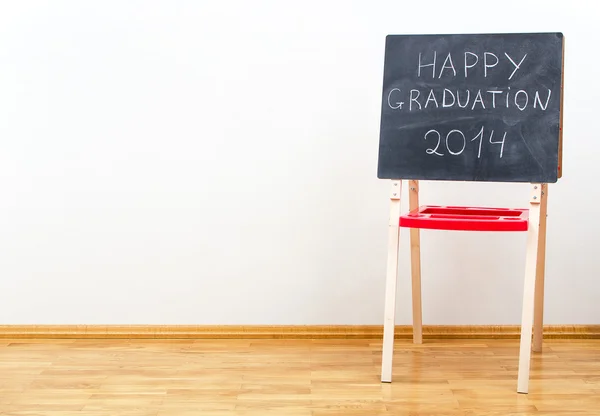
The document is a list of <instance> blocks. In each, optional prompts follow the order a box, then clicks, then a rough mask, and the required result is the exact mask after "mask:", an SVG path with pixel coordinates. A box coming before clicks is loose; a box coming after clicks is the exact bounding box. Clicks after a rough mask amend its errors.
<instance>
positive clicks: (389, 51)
mask: <svg viewBox="0 0 600 416" xmlns="http://www.w3.org/2000/svg"><path fill="white" fill-rule="evenodd" d="M441 37H445V42H446V43H445V44H447V45H452V46H448V47H447V48H445V47H442V46H437V45H438V44H436V47H435V48H437V49H435V48H433V46H432V45H433V44H435V40H437V39H439V38H441ZM521 37H522V39H523V42H524V44H528V45H530V46H529V47H528V50H527V59H529V60H530V62H531V61H533V62H535V61H537V62H538V63H539V66H534V65H529V66H527V64H523V63H524V62H526V61H525V57H523V58H519V59H521V60H520V61H519V62H520V63H516V62H515V61H514V59H512V58H511V54H512V55H516V54H517V53H521V54H520V55H519V56H523V55H522V52H523V50H521V49H520V47H517V48H516V49H514V50H513V51H510V53H506V49H505V48H506V47H507V45H508V44H510V43H511V42H515V40H518V39H521ZM496 38H498V39H500V43H499V44H498V45H501V46H498V49H499V50H500V49H501V50H502V51H504V52H505V55H506V57H507V58H508V60H510V63H508V65H512V67H510V71H508V72H504V73H503V74H502V75H501V76H500V77H499V78H497V80H496V81H494V82H492V81H491V79H492V78H491V77H492V75H491V74H492V72H491V71H492V69H490V72H487V70H488V68H495V66H496V65H495V64H494V66H493V67H491V66H489V65H488V66H486V67H485V69H484V71H485V72H483V75H482V72H479V73H478V75H477V73H475V75H473V74H474V73H471V74H472V75H470V76H471V77H479V78H477V79H478V80H479V81H480V82H483V81H482V80H483V79H485V80H487V81H488V82H490V83H491V84H490V85H494V86H495V85H504V86H503V87H502V88H505V89H510V86H509V84H507V83H506V82H507V79H510V80H512V81H511V82H513V83H514V82H516V80H517V79H519V75H515V74H518V72H517V70H523V71H526V70H529V71H533V70H534V68H545V73H544V75H543V76H544V77H545V82H544V84H543V86H544V87H545V86H547V85H548V80H549V79H551V80H552V83H553V84H552V85H553V86H554V87H553V88H554V91H557V92H558V86H559V85H560V101H559V102H557V101H556V99H554V101H550V95H548V101H547V102H546V107H543V109H542V106H541V104H540V106H539V107H537V104H536V107H534V109H535V110H536V111H537V112H534V113H525V112H517V113H515V112H511V110H510V109H509V97H508V95H506V101H503V103H505V104H503V105H498V106H496V105H495V104H492V108H493V109H495V111H497V112H498V114H500V113H501V111H504V110H505V109H506V111H507V113H506V114H507V117H508V119H513V120H520V122H522V123H524V125H526V126H527V127H524V129H526V130H527V137H526V138H525V137H521V141H516V142H513V145H512V146H513V147H512V149H511V153H500V157H504V159H502V163H500V162H498V161H499V157H498V151H497V150H491V149H490V148H488V150H487V151H483V153H482V147H481V146H482V144H483V140H484V133H483V132H484V127H481V133H480V134H481V136H480V135H474V134H473V133H471V134H470V135H469V136H468V143H470V144H472V143H474V144H478V145H479V147H478V148H475V150H476V152H475V151H474V150H473V149H472V148H471V149H470V150H465V149H466V148H467V138H466V136H465V132H467V131H471V132H472V131H473V126H474V125H477V126H479V125H481V126H484V125H486V124H488V123H489V125H492V126H498V120H500V119H502V118H501V117H499V116H497V115H493V114H495V113H493V112H490V113H485V112H482V113H476V112H474V110H473V109H474V108H475V104H473V106H472V107H471V108H470V109H469V110H471V112H469V113H468V114H469V116H468V117H465V118H462V117H458V116H457V115H460V113H459V112H458V109H456V110H457V112H443V111H438V110H439V107H438V106H437V101H435V97H433V98H431V97H432V95H433V94H434V93H433V91H434V89H435V88H439V82H441V81H440V80H442V79H445V80H446V83H445V84H444V86H446V87H448V88H450V89H451V88H456V91H457V94H458V93H459V91H460V88H463V87H464V84H463V82H466V80H467V69H469V71H470V70H471V69H470V68H472V67H474V66H475V65H476V63H475V61H474V60H472V61H471V64H469V65H467V56H469V57H473V55H477V53H479V54H480V55H482V54H483V56H484V57H485V56H487V55H486V54H489V53H490V52H489V51H490V50H491V49H490V48H491V46H490V45H492V44H493V43H494V41H495V39H496ZM480 40H482V41H485V42H482V44H483V43H485V44H486V47H485V51H484V49H480V50H478V51H477V50H476V49H477V46H476V45H478V43H479V41H480ZM432 42H433V43H432ZM517 43H518V41H517ZM534 43H537V44H538V45H537V46H536V47H535V48H533V47H531V45H532V44H534ZM439 45H441V43H440V44H439ZM465 45H468V47H466V46H465ZM432 49H435V51H438V49H441V50H443V52H439V51H438V52H439V53H440V55H439V56H441V57H444V56H446V58H440V59H444V64H443V65H442V66H436V62H437V61H436V60H435V59H434V58H435V56H437V55H434V56H433V57H432V53H433V52H432ZM462 50H468V51H467V52H465V55H464V59H465V60H464V62H465V67H464V72H463V73H464V78H461V77H460V76H458V78H457V74H460V73H461V71H460V70H461V69H462V68H459V70H458V71H457V70H456V68H454V64H450V62H451V53H455V54H456V51H462ZM448 51H451V52H448ZM517 51H518V52H517ZM426 52H427V53H426ZM542 52H543V53H542ZM436 53H437V52H436ZM446 53H448V55H446ZM469 54H470V55H469ZM492 55H493V53H492ZM455 56H456V55H455ZM494 56H496V55H494ZM385 62H386V65H384V83H383V84H384V91H383V97H382V98H383V100H382V123H381V133H380V149H379V150H380V153H379V166H378V177H379V178H380V179H390V180H391V190H390V196H389V198H390V213H389V224H388V227H389V229H388V252H387V272H386V289H385V312H384V330H383V350H382V367H381V381H382V382H388V383H389V382H391V381H392V362H393V353H394V329H395V312H396V285H397V275H398V250H399V239H400V228H410V259H411V281H412V319H413V322H412V327H413V342H414V343H415V344H420V343H422V342H423V322H422V307H421V249H420V246H421V244H420V229H421V228H424V229H433V230H461V231H500V232H519V231H520V232H527V249H526V262H525V274H524V281H523V283H524V290H523V304H522V315H521V334H520V350H519V365H518V377H517V392H519V393H528V390H529V372H530V363H531V352H532V351H535V352H539V351H541V350H542V343H543V315H544V277H545V262H546V217H547V204H548V183H553V182H556V181H557V180H558V178H561V177H562V174H563V171H562V146H563V138H562V135H563V96H564V94H563V90H564V71H563V69H564V37H563V36H562V33H545V34H541V33H537V34H509V35H506V37H505V35H502V34H492V35H489V34H488V35H486V34H477V35H435V36H433V37H431V36H428V35H423V36H421V35H390V36H388V38H387V40H386V61H385ZM415 63H416V64H417V65H415ZM496 64H497V63H496ZM521 64H523V65H521ZM559 67H560V68H559ZM425 68H426V69H425ZM430 68H433V72H426V71H429V70H430ZM436 68H437V69H438V71H437V72H436ZM515 68H516V69H515ZM525 68H528V69H525ZM447 69H448V70H452V72H450V73H448V72H444V71H445V70H447ZM421 70H422V71H423V74H425V75H423V77H422V76H421ZM549 71H551V72H552V74H550V73H549ZM559 71H560V72H559ZM522 73H524V72H522ZM431 75H433V77H431V78H430V76H431ZM530 75H531V74H530ZM444 77H445V78H444ZM428 79H432V80H433V82H432V83H431V84H430V85H428V87H427V88H425V87H423V85H424V84H423V83H424V82H425V81H426V80H428ZM470 79H473V78H470ZM457 80H460V82H458V81H457ZM531 80H534V81H533V82H532V81H531ZM455 81H457V82H458V83H453V82H455ZM528 82H529V83H530V84H528V85H531V86H532V88H541V87H538V86H537V84H535V77H533V78H529V80H528ZM512 85H513V87H514V89H515V90H516V87H515V84H512ZM415 86H419V88H421V89H422V90H423V91H424V92H425V91H427V90H428V88H429V91H430V92H429V95H428V98H427V103H430V100H431V101H432V102H434V103H435V104H434V105H433V106H431V107H427V106H426V105H425V106H424V107H423V108H421V106H420V104H419V103H418V101H417V100H416V95H415V96H413V91H417V92H419V90H418V89H417V90H413V89H412V88H416V87H415ZM522 87H523V85H521V86H520V88H522ZM476 88H479V86H478V87H476ZM450 89H446V90H444V92H445V93H446V92H447V91H450V93H451V92H452V91H451V90H450ZM494 89H495V87H494ZM403 91H404V95H402V94H403ZM406 91H410V94H407V93H406ZM513 91H514V90H513ZM536 91H537V90H536ZM538 92H539V91H538ZM513 94H515V95H514V96H512V97H513V98H514V97H515V96H516V95H518V94H521V95H525V94H527V92H526V91H525V90H518V92H514V93H513ZM536 94H537V93H536ZM554 94H555V95H554V97H556V92H555V93H554ZM444 97H445V96H444ZM457 97H458V95H457ZM536 97H538V96H537V95H536ZM403 100H405V101H403ZM406 100H409V101H408V102H407V101H406ZM444 100H445V98H444ZM415 102H416V103H417V104H419V105H418V107H417V104H414V103H415ZM548 103H550V104H548ZM402 105H404V107H403V106H402ZM406 105H408V106H409V107H408V110H407V109H406ZM413 105H414V108H412V107H411V106H413ZM453 105H454V104H453V103H452V104H445V101H443V107H442V110H443V109H444V108H448V107H449V108H452V109H453V110H454V109H455V108H454V107H453ZM459 105H460V104H459ZM515 105H517V101H516V99H515ZM517 106H518V107H519V110H525V107H524V106H523V103H521V106H519V105H517ZM425 108H427V110H425ZM460 108H465V107H463V106H460ZM417 109H418V110H417ZM421 110H423V111H421ZM488 110H489V107H488ZM542 110H543V112H542ZM546 110H548V111H546ZM429 112H431V114H435V117H434V116H431V117H429V114H430V113H429ZM527 114H529V115H530V116H531V117H530V118H528V116H527ZM549 114H553V116H552V117H548V115H549ZM521 115H523V118H522V119H519V117H520V116H521ZM488 117H489V118H488ZM556 118H559V123H558V126H557V125H556V122H555V120H556ZM472 120H477V123H475V121H472ZM502 120H504V119H502ZM503 123H504V124H502V125H501V127H491V128H492V129H493V128H497V129H498V132H497V135H496V136H495V138H496V139H495V140H496V141H493V140H492V135H493V131H491V132H488V136H486V137H489V143H488V142H486V143H488V144H490V145H498V143H500V142H499V141H498V140H499V139H498V137H499V136H498V134H502V133H499V132H500V131H504V134H505V136H504V137H506V134H507V131H509V130H510V127H509V125H510V123H508V124H506V123H505V122H504V121H503ZM515 123H516V122H515ZM448 126H451V127H448ZM557 127H558V128H557ZM438 129H439V130H441V132H440V131H438ZM451 129H452V130H451ZM522 131H524V130H520V131H519V132H514V131H513V132H511V133H510V135H511V137H514V135H516V136H517V137H518V136H519V135H520V134H523V133H522ZM430 133H432V134H431V136H429V134H430ZM451 133H453V134H455V136H453V140H455V141H454V142H453V144H452V146H450V143H449V140H450V134H451ZM436 138H437V140H436ZM442 138H444V140H445V144H444V142H443V140H442ZM461 138H462V140H463V142H462V143H463V146H462V147H461V145H460V143H461V141H460V140H461ZM477 138H479V140H480V141H479V142H477V141H475V140H476V139H477ZM428 140H429V141H428ZM486 140H488V139H486ZM527 142H528V143H527ZM423 143H427V144H426V145H425V144H423ZM457 143H458V144H457ZM444 146H445V147H444ZM519 146H520V147H519ZM532 148H536V149H538V151H537V152H538V155H543V156H540V157H537V158H536V157H535V155H534V150H532ZM501 149H504V138H503V139H502V148H501ZM517 149H520V150H517ZM539 149H543V150H539ZM463 151H464V152H465V153H464V154H463ZM502 154H503V155H504V156H502ZM529 156H532V157H529ZM507 158H513V159H512V160H510V161H507ZM484 159H485V162H482V160H484ZM533 159H535V161H533ZM457 160H460V163H457V162H456V161H457ZM523 166H527V167H526V168H523ZM402 177H405V178H406V177H408V178H410V179H403V178H402ZM419 180H421V181H427V180H462V181H480V180H488V181H496V182H507V181H508V182H521V183H530V184H531V195H530V198H529V204H528V207H527V208H514V209H511V208H493V207H443V206H442V207H440V206H432V205H419ZM403 183H408V196H409V212H408V213H407V214H404V215H402V213H401V208H400V202H401V196H402V187H403Z"/></svg>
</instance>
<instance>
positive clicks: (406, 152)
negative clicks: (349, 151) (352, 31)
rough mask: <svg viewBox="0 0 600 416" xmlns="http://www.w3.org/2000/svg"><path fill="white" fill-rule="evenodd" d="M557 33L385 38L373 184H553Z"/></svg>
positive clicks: (558, 107) (557, 147)
mask: <svg viewBox="0 0 600 416" xmlns="http://www.w3.org/2000/svg"><path fill="white" fill-rule="evenodd" d="M563 42H564V38H563V35H562V33H509V34H450V35H388V36H387V37H386V42H385V60H384V76H383V94H382V107H381V109H382V110H381V124H380V137H379V158H378V172H377V176H378V178H380V179H422V180H448V181H489V182H536V183H553V182H556V181H557V180H558V178H559V177H560V176H561V174H560V168H561V167H560V163H561V158H562V97H563V91H562V88H563Z"/></svg>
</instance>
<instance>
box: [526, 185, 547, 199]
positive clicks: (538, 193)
mask: <svg viewBox="0 0 600 416" xmlns="http://www.w3.org/2000/svg"><path fill="white" fill-rule="evenodd" d="M532 185H533V186H532V188H531V198H530V199H529V203H530V204H539V203H541V200H542V196H543V195H544V192H543V188H544V185H543V184H541V183H534V184H532Z"/></svg>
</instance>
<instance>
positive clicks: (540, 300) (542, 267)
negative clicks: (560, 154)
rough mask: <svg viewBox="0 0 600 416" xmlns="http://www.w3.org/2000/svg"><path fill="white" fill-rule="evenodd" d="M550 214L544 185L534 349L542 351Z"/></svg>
mask: <svg viewBox="0 0 600 416" xmlns="http://www.w3.org/2000/svg"><path fill="white" fill-rule="evenodd" d="M547 215H548V185H547V184H543V185H542V195H541V203H540V233H539V236H538V241H539V245H538V254H537V266H536V277H535V306H534V312H533V351H535V352H540V351H542V343H543V339H544V277H545V276H544V275H545V271H546V219H547V218H546V217H547Z"/></svg>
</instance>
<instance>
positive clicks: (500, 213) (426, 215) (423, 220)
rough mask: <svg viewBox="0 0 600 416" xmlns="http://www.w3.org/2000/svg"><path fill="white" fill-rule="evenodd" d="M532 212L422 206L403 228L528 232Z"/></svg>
mask: <svg viewBox="0 0 600 416" xmlns="http://www.w3.org/2000/svg"><path fill="white" fill-rule="evenodd" d="M528 224H529V210H527V209H518V208H517V209H514V208H488V207H456V206H439V205H422V206H420V207H419V208H417V209H415V210H413V211H411V212H409V213H408V214H405V215H402V216H401V217H400V227H407V228H427V229H432V230H456V231H527V226H528Z"/></svg>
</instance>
